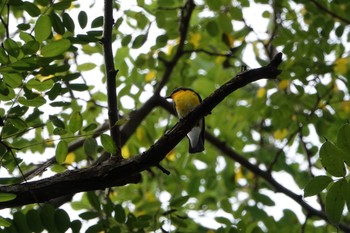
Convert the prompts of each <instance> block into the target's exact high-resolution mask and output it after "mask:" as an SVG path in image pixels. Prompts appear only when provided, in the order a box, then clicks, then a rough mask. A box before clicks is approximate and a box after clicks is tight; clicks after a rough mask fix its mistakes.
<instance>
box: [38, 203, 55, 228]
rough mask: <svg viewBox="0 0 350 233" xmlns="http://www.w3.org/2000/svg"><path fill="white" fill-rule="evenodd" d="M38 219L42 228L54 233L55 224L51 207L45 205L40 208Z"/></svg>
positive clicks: (53, 211)
mask: <svg viewBox="0 0 350 233" xmlns="http://www.w3.org/2000/svg"><path fill="white" fill-rule="evenodd" d="M39 212H40V219H41V222H42V224H43V226H44V228H45V229H46V230H47V231H48V232H56V231H57V229H56V227H55V226H56V224H55V208H54V207H53V206H52V205H49V204H46V205H44V206H41V208H40V211H39Z"/></svg>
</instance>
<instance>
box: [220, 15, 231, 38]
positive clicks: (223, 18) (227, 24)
mask: <svg viewBox="0 0 350 233" xmlns="http://www.w3.org/2000/svg"><path fill="white" fill-rule="evenodd" d="M218 24H219V26H220V28H221V30H222V31H223V32H225V33H231V32H232V31H233V26H232V23H231V19H230V18H229V17H228V16H227V14H219V16H218Z"/></svg>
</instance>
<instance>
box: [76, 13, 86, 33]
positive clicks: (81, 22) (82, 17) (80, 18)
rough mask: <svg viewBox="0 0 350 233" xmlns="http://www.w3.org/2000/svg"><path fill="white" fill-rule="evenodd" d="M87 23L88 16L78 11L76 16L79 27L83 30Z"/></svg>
mask: <svg viewBox="0 0 350 233" xmlns="http://www.w3.org/2000/svg"><path fill="white" fill-rule="evenodd" d="M87 21H88V16H87V14H86V12H85V11H80V12H79V14H78V22H79V25H80V27H81V28H82V29H84V28H85V27H86V25H87Z"/></svg>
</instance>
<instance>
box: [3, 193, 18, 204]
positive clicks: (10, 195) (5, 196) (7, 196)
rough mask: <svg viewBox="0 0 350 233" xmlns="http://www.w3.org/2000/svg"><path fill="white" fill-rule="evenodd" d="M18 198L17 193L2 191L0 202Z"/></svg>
mask: <svg viewBox="0 0 350 233" xmlns="http://www.w3.org/2000/svg"><path fill="white" fill-rule="evenodd" d="M15 198H16V194H13V193H1V192H0V202H5V201H11V200H13V199H15Z"/></svg>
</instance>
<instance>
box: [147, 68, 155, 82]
mask: <svg viewBox="0 0 350 233" xmlns="http://www.w3.org/2000/svg"><path fill="white" fill-rule="evenodd" d="M156 74H157V72H156V71H155V70H150V71H149V72H148V73H147V74H146V76H145V81H146V82H147V83H149V82H151V81H152V80H153V79H154V77H156Z"/></svg>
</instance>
